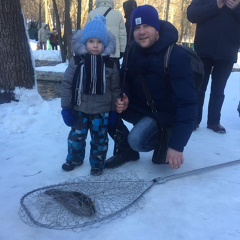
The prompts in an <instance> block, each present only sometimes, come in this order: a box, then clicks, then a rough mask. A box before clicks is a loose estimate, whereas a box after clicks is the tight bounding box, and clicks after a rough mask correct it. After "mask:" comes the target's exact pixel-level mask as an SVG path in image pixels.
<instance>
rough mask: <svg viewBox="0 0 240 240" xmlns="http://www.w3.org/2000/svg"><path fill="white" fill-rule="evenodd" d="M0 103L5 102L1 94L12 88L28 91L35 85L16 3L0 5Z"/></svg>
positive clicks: (0, 3)
mask: <svg viewBox="0 0 240 240" xmlns="http://www.w3.org/2000/svg"><path fill="white" fill-rule="evenodd" d="M0 49H1V54H0V63H1V64H0V90H1V93H0V102H8V101H9V99H5V97H6V96H5V95H4V96H5V97H3V95H2V92H5V93H6V92H11V93H12V92H13V90H14V89H15V87H23V88H28V89H31V88H33V86H34V83H35V77H34V68H33V64H32V58H31V53H30V47H29V43H28V38H27V31H26V29H25V22H24V18H23V15H22V12H21V5H20V0H14V1H9V0H1V1H0Z"/></svg>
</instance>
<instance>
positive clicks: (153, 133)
mask: <svg viewBox="0 0 240 240" xmlns="http://www.w3.org/2000/svg"><path fill="white" fill-rule="evenodd" d="M132 31H133V35H134V39H135V41H133V42H132V44H131V46H130V50H129V57H128V59H124V62H123V67H122V68H121V78H122V80H123V82H124V86H125V87H124V90H123V91H124V94H123V97H122V99H121V100H118V101H117V104H116V109H117V112H118V113H121V112H122V114H121V118H122V119H124V120H126V121H127V122H130V123H132V124H133V125H134V127H133V128H132V129H131V131H130V132H129V131H128V130H127V128H126V126H124V125H123V122H122V121H119V123H118V124H117V128H116V131H117V132H116V133H114V131H113V128H110V129H109V134H110V135H111V136H112V137H113V136H114V135H115V136H116V137H115V139H116V140H117V146H116V149H115V155H114V156H113V157H111V158H110V159H108V160H107V161H106V166H105V167H106V168H115V167H118V166H120V165H122V164H124V163H125V162H128V161H132V160H137V159H138V158H139V154H138V152H139V151H140V152H148V151H151V150H153V149H155V148H157V147H158V146H157V138H158V136H159V130H158V126H157V121H156V117H155V115H154V114H153V113H152V111H151V108H150V107H149V106H148V105H147V99H146V97H145V93H144V90H143V88H142V85H141V75H142V76H143V77H144V79H145V81H146V83H147V85H148V87H149V89H150V92H151V95H152V98H153V100H154V102H155V106H156V110H157V115H158V118H159V119H160V121H161V125H162V126H164V127H169V128H171V129H172V134H171V137H170V140H169V143H168V149H167V155H166V161H165V162H166V163H169V164H170V166H171V168H173V169H177V168H179V167H180V166H181V164H182V163H183V150H184V147H185V146H186V144H187V142H188V140H189V138H190V136H191V133H192V131H193V128H194V125H195V123H196V115H197V103H196V91H195V85H194V84H195V82H194V71H193V70H192V68H191V64H190V57H189V55H188V54H187V53H186V51H185V50H184V49H183V48H182V47H181V46H178V45H175V46H174V47H173V50H172V53H171V56H170V62H169V67H170V79H167V78H166V77H165V75H164V55H165V53H166V51H167V49H168V47H169V46H170V45H172V44H173V43H175V42H176V41H177V40H178V32H177V30H176V28H175V27H174V26H173V25H172V24H171V23H169V22H166V21H162V20H159V17H158V13H157V10H156V9H155V8H154V7H152V6H150V5H143V6H139V7H137V8H135V9H134V11H133V21H132ZM126 62H127V66H125V65H126ZM126 67H127V69H128V70H126V79H124V78H123V76H124V75H125V74H124V71H125V69H126ZM110 122H111V119H110ZM119 136H120V137H119Z"/></svg>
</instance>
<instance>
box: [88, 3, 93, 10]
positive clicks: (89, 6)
mask: <svg viewBox="0 0 240 240" xmlns="http://www.w3.org/2000/svg"><path fill="white" fill-rule="evenodd" d="M92 5H93V1H92V0H89V5H88V12H90V11H92Z"/></svg>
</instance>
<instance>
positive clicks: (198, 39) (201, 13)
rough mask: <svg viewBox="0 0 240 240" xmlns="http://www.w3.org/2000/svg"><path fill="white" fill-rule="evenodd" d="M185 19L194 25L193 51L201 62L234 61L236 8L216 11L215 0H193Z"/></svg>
mask: <svg viewBox="0 0 240 240" xmlns="http://www.w3.org/2000/svg"><path fill="white" fill-rule="evenodd" d="M187 18H188V20H189V21H190V22H192V23H197V28H196V35H195V41H194V48H195V50H196V52H197V53H198V55H199V56H200V57H202V58H212V59H218V60H230V61H232V62H236V61H237V53H238V49H239V46H240V5H238V7H237V8H236V9H234V10H231V9H230V8H228V7H227V6H226V5H224V6H223V8H221V9H219V8H218V6H217V1H216V0H193V1H192V3H191V4H190V5H189V6H188V9H187Z"/></svg>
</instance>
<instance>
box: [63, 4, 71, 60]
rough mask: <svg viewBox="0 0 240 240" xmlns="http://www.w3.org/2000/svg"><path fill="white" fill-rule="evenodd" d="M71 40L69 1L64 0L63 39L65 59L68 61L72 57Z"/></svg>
mask: <svg viewBox="0 0 240 240" xmlns="http://www.w3.org/2000/svg"><path fill="white" fill-rule="evenodd" d="M71 38H72V24H71V18H70V0H65V25H64V37H63V39H64V47H65V49H66V55H67V59H70V58H71V57H72V50H71Z"/></svg>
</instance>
